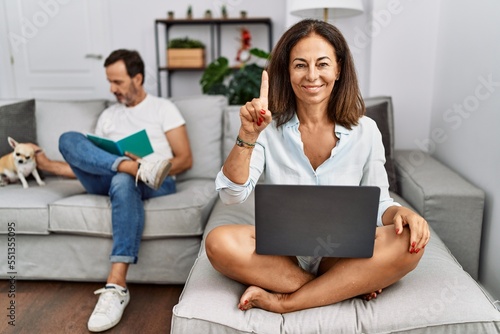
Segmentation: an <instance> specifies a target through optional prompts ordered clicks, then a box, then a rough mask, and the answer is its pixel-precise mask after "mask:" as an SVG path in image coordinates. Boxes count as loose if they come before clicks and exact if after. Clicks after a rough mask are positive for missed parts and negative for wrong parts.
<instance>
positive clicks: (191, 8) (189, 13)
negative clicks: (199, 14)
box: [186, 5, 193, 20]
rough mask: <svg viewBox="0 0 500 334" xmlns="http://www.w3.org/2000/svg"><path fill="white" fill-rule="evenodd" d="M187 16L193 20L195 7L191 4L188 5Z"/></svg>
mask: <svg viewBox="0 0 500 334" xmlns="http://www.w3.org/2000/svg"><path fill="white" fill-rule="evenodd" d="M186 17H187V18H188V20H191V19H192V18H193V7H192V6H191V5H189V6H188V9H187V13H186Z"/></svg>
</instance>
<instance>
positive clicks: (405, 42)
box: [369, 0, 500, 299]
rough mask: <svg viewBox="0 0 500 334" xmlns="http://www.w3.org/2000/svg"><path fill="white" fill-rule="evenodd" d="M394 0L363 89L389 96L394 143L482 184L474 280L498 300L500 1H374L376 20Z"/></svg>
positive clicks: (375, 42)
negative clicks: (480, 232) (477, 265)
mask: <svg viewBox="0 0 500 334" xmlns="http://www.w3.org/2000/svg"><path fill="white" fill-rule="evenodd" d="M391 4H392V5H391ZM396 4H399V7H397V8H402V10H400V11H399V13H398V14H396V15H393V16H392V19H391V21H390V23H389V24H386V25H385V26H384V27H383V29H381V31H380V32H379V33H378V34H377V35H376V36H374V37H373V38H372V50H371V58H370V66H369V70H370V74H369V78H370V84H369V95H372V96H373V95H379V94H387V95H391V96H392V97H393V100H394V105H395V127H396V129H395V135H396V140H395V144H396V147H397V148H400V149H401V148H405V149H407V148H408V149H421V150H424V151H428V152H430V153H431V154H433V155H434V156H435V157H436V158H437V159H438V160H440V161H442V162H443V163H445V164H446V165H448V166H449V167H451V168H452V169H454V170H456V171H457V172H459V173H460V174H461V175H463V176H464V177H465V178H466V179H468V180H469V181H471V182H472V183H473V184H475V185H477V186H478V187H480V188H481V189H483V190H485V192H486V207H485V217H484V228H483V238H482V252H481V261H480V282H481V283H482V284H483V285H484V286H485V287H486V289H487V290H488V292H490V293H491V294H492V295H493V296H494V297H495V299H500V262H499V261H498V255H497V254H499V253H500V243H499V242H498V237H499V236H500V204H499V203H500V177H499V176H500V172H499V170H500V146H499V145H500V132H499V131H498V129H497V128H498V125H499V124H500V66H499V64H500V63H499V60H500V43H499V41H500V21H498V13H500V2H498V1H496V0H479V1H468V0H440V1H434V0H421V1H411V0H401V1H399V0H375V1H374V7H373V11H374V16H373V17H374V20H375V21H376V20H377V18H376V13H377V11H381V10H386V9H388V8H390V6H394V5H396ZM381 26H382V25H381ZM488 82H490V83H489V84H488ZM457 110H458V111H457Z"/></svg>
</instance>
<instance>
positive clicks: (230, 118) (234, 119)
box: [222, 106, 241, 160]
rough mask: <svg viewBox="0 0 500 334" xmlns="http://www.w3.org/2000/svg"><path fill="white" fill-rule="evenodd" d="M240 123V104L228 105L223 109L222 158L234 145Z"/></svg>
mask: <svg viewBox="0 0 500 334" xmlns="http://www.w3.org/2000/svg"><path fill="white" fill-rule="evenodd" d="M240 125H241V121H240V106H228V107H227V108H226V109H224V121H223V126H224V141H223V143H222V145H223V146H222V152H223V153H222V157H223V159H224V160H225V159H226V158H227V156H228V155H229V152H231V150H232V149H233V147H234V143H235V142H236V137H237V136H238V132H239V130H240Z"/></svg>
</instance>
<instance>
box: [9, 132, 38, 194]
mask: <svg viewBox="0 0 500 334" xmlns="http://www.w3.org/2000/svg"><path fill="white" fill-rule="evenodd" d="M7 140H8V142H9V145H10V146H11V147H12V148H13V149H14V152H12V153H9V154H6V155H4V156H3V157H1V158H0V186H5V185H6V184H8V183H13V182H16V181H17V180H21V183H22V184H23V188H25V189H26V188H28V182H26V177H27V176H28V175H30V174H32V175H33V176H34V177H35V180H36V182H37V183H38V185H39V186H44V185H45V182H43V181H42V179H41V178H40V175H39V174H38V171H37V169H36V159H35V150H34V149H33V147H32V146H31V145H29V144H22V143H21V144H20V143H18V142H17V141H15V140H14V139H12V138H11V137H9V138H8V139H7Z"/></svg>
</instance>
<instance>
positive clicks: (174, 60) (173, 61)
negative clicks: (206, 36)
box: [167, 37, 205, 68]
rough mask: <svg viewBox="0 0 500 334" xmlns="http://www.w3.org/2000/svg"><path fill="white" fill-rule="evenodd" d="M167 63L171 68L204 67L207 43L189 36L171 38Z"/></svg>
mask: <svg viewBox="0 0 500 334" xmlns="http://www.w3.org/2000/svg"><path fill="white" fill-rule="evenodd" d="M167 65H168V67H169V68H204V67H205V44H203V43H202V42H200V41H198V40H194V39H190V38H188V37H186V38H175V39H172V40H170V42H169V43H168V45H167Z"/></svg>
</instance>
